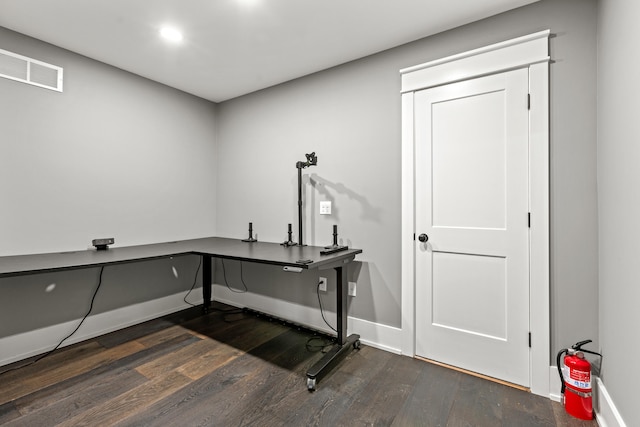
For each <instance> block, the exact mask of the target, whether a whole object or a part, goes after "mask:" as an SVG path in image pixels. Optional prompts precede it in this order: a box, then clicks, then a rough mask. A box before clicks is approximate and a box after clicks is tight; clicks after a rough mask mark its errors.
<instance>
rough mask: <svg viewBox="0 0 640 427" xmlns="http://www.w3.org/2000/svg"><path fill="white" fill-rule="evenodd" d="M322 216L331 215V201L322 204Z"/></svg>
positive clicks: (324, 201)
mask: <svg viewBox="0 0 640 427" xmlns="http://www.w3.org/2000/svg"><path fill="white" fill-rule="evenodd" d="M320 215H331V200H323V201H321V202H320Z"/></svg>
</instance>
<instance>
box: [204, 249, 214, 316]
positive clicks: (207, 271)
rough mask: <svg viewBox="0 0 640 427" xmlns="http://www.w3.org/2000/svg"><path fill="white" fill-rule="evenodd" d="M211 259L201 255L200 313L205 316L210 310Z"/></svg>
mask: <svg viewBox="0 0 640 427" xmlns="http://www.w3.org/2000/svg"><path fill="white" fill-rule="evenodd" d="M211 282H212V277H211V257H210V256H208V255H202V299H203V303H202V311H203V312H204V313H205V314H207V313H208V312H209V310H210V309H211Z"/></svg>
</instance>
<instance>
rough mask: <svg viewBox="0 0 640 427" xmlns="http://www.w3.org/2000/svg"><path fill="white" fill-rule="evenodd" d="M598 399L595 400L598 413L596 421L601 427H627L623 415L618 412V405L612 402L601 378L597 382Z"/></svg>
mask: <svg viewBox="0 0 640 427" xmlns="http://www.w3.org/2000/svg"><path fill="white" fill-rule="evenodd" d="M594 392H595V395H596V397H595V398H594V406H595V411H596V421H598V425H599V426H600V427H626V424H625V422H624V420H623V419H622V415H620V412H618V409H617V408H616V405H615V404H614V403H613V400H611V396H610V395H609V393H608V392H607V388H606V387H605V386H604V383H603V382H602V380H601V379H600V378H596V380H595V389H594Z"/></svg>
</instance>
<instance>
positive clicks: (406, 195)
mask: <svg viewBox="0 0 640 427" xmlns="http://www.w3.org/2000/svg"><path fill="white" fill-rule="evenodd" d="M549 34H550V31H549V30H546V31H541V32H538V33H534V34H530V35H527V36H523V37H519V38H516V39H512V40H508V41H505V42H502V43H497V44H494V45H491V46H487V47H483V48H480V49H475V50H472V51H469V52H464V53H461V54H458V55H453V56H449V57H446V58H442V59H439V60H436V61H431V62H428V63H425V64H421V65H417V66H415V67H410V68H405V69H403V70H400V73H401V74H402V239H401V240H402V349H401V351H402V354H404V355H408V356H412V357H413V356H415V347H416V346H415V340H416V336H415V312H416V305H415V254H414V251H415V240H414V239H415V232H416V230H415V147H414V135H413V129H414V122H413V117H414V116H413V111H414V92H415V91H417V90H422V89H427V88H430V87H434V86H440V85H443V84H449V83H454V82H458V81H463V80H468V79H471V78H476V77H481V76H485V75H490V74H496V73H500V72H504V71H508V70H513V69H517V68H528V69H529V94H530V99H531V107H530V110H529V211H530V212H531V229H530V287H529V289H530V302H529V304H530V306H529V312H530V325H531V349H530V351H531V353H530V356H531V357H530V359H529V360H530V379H531V381H530V384H531V392H532V393H534V394H538V395H541V396H545V397H548V396H549V391H550V390H549V366H550V362H549V360H550V351H551V350H550V343H549V341H550V320H549V318H550V317H549V61H550V57H549Z"/></svg>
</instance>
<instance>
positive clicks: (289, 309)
mask: <svg viewBox="0 0 640 427" xmlns="http://www.w3.org/2000/svg"><path fill="white" fill-rule="evenodd" d="M213 295H214V299H215V300H216V301H220V302H223V303H225V304H229V305H233V306H235V307H246V308H249V309H252V310H257V311H260V312H262V313H266V314H269V315H271V316H274V317H277V318H282V319H286V320H289V321H291V322H295V323H298V324H300V325H303V326H306V327H309V328H312V329H315V330H319V331H322V332H326V333H332V332H333V331H331V329H329V327H328V326H327V325H326V323H325V322H324V320H323V319H322V315H321V314H320V309H319V308H316V307H308V306H304V305H299V304H296V303H292V302H289V301H284V300H281V299H277V298H272V297H268V296H265V295H260V294H254V293H250V292H247V293H235V292H232V291H230V290H229V289H228V288H227V287H225V286H220V285H214V290H213ZM324 316H325V318H326V319H327V321H328V322H329V324H331V325H332V327H335V324H336V314H335V313H334V312H330V311H326V310H325V312H324ZM347 330H348V333H349V334H352V333H355V334H359V335H360V341H361V342H362V343H363V344H365V345H369V346H371V347H375V348H379V349H381V350H385V351H389V352H391V353H396V354H401V351H400V350H401V348H402V345H401V343H402V333H401V332H402V330H401V329H400V328H395V327H392V326H387V325H381V324H379V323H375V322H370V321H367V320H363V319H358V318H355V317H347Z"/></svg>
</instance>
